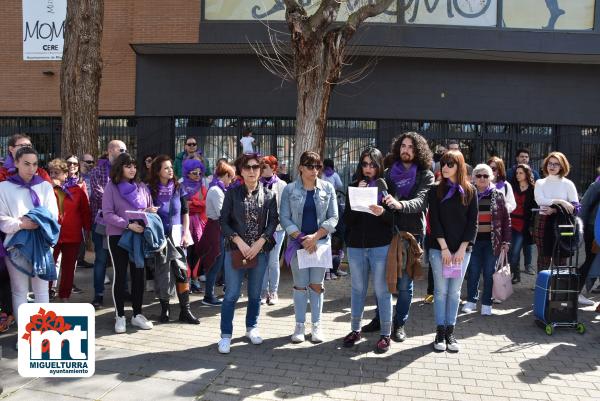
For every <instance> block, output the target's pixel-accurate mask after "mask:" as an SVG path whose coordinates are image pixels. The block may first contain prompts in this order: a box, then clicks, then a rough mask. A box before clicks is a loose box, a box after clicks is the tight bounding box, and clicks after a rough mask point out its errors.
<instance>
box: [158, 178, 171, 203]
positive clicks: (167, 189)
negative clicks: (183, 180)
mask: <svg viewBox="0 0 600 401" xmlns="http://www.w3.org/2000/svg"><path fill="white" fill-rule="evenodd" d="M174 191H175V183H174V182H173V181H172V180H171V181H169V183H168V184H167V185H163V184H162V183H161V182H159V183H158V191H157V194H156V200H158V201H159V202H160V203H161V204H163V203H166V202H170V201H171V198H172V197H173V192H174Z"/></svg>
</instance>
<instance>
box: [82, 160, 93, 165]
mask: <svg viewBox="0 0 600 401" xmlns="http://www.w3.org/2000/svg"><path fill="white" fill-rule="evenodd" d="M83 162H84V163H85V164H94V161H93V160H84V161H83Z"/></svg>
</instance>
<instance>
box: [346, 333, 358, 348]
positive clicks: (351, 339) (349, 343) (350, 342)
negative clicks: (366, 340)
mask: <svg viewBox="0 0 600 401" xmlns="http://www.w3.org/2000/svg"><path fill="white" fill-rule="evenodd" d="M361 338H362V335H361V334H360V331H351V332H350V334H348V335H347V336H346V337H344V347H346V348H350V347H353V346H354V344H355V343H356V342H357V341H359V340H360V339H361Z"/></svg>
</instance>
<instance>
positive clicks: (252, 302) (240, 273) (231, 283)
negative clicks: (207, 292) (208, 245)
mask: <svg viewBox="0 0 600 401" xmlns="http://www.w3.org/2000/svg"><path fill="white" fill-rule="evenodd" d="M257 258H258V264H257V266H256V267H254V268H252V269H234V268H233V265H232V264H231V252H230V251H227V252H225V265H224V269H225V283H226V285H227V288H226V289H225V298H224V299H223V304H222V305H221V338H231V336H232V334H233V313H234V311H235V304H236V302H237V300H238V299H239V297H240V292H241V289H242V281H244V276H245V275H246V273H248V306H247V307H246V330H250V329H252V328H255V327H256V326H257V325H258V315H259V314H260V287H261V285H262V279H263V277H264V275H265V269H266V268H267V255H265V254H264V253H262V252H261V253H259V254H258V256H257Z"/></svg>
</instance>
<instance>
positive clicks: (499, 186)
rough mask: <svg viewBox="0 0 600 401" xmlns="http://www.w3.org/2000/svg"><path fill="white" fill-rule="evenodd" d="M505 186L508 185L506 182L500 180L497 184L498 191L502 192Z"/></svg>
mask: <svg viewBox="0 0 600 401" xmlns="http://www.w3.org/2000/svg"><path fill="white" fill-rule="evenodd" d="M505 185H506V182H505V181H504V180H500V181H498V182H497V183H496V189H497V190H501V189H502V188H504V186H505Z"/></svg>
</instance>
